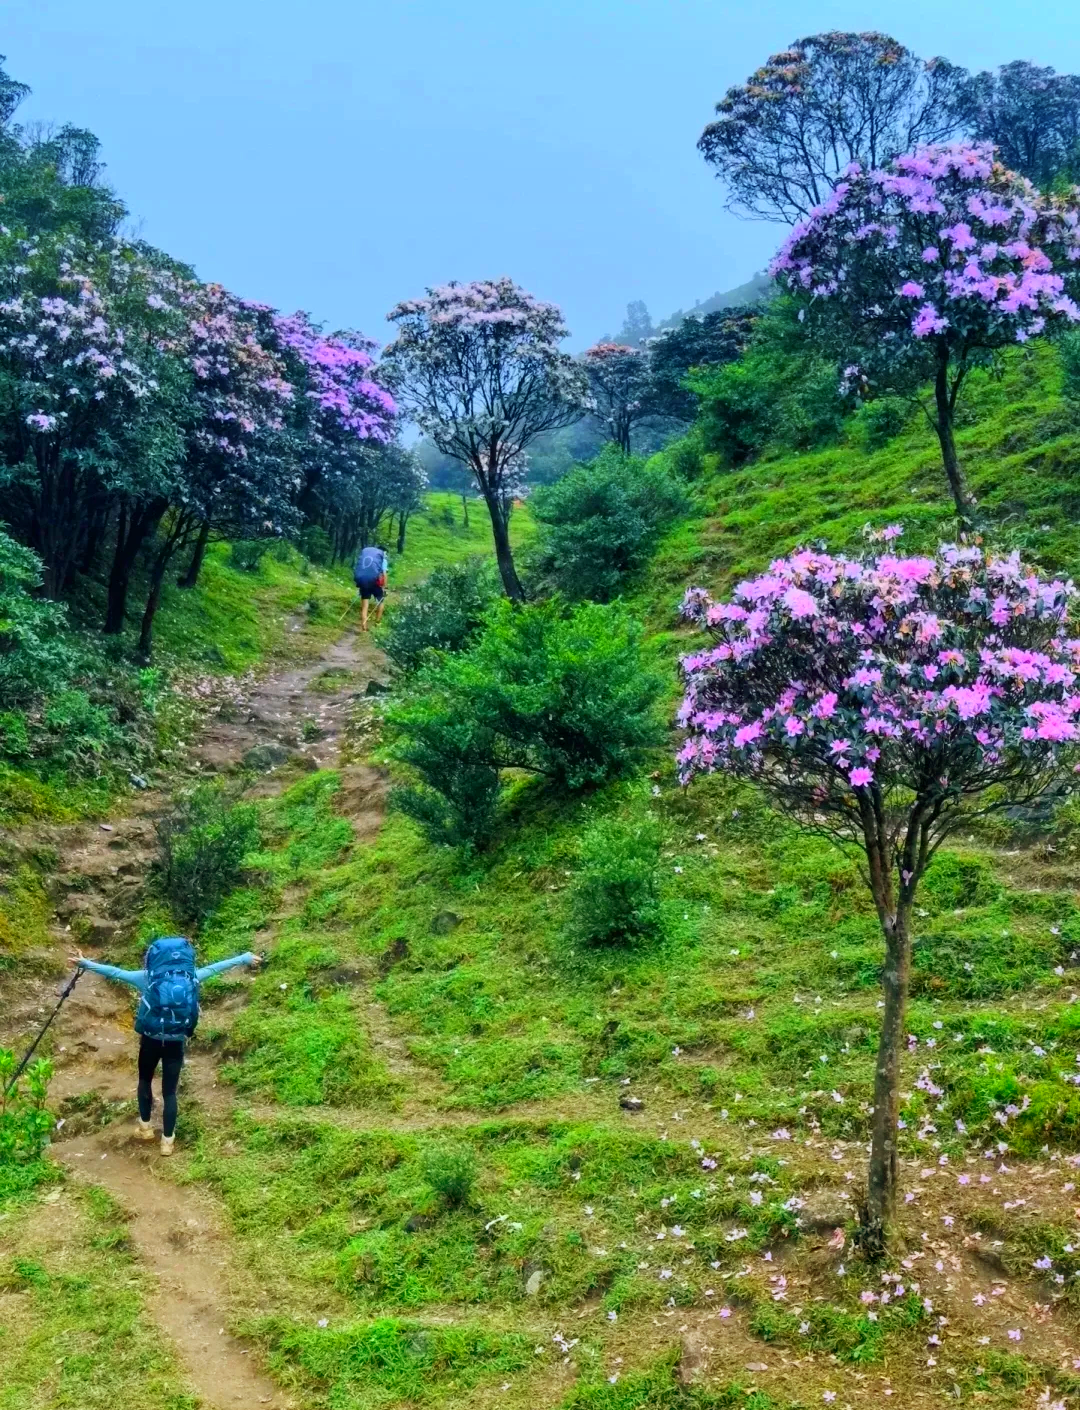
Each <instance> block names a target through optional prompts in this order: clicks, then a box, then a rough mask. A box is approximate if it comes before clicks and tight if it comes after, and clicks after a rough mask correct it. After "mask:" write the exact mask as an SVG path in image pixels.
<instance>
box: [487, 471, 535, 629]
mask: <svg viewBox="0 0 1080 1410" xmlns="http://www.w3.org/2000/svg"><path fill="white" fill-rule="evenodd" d="M484 500H485V503H486V504H487V507H488V513H489V514H490V515H491V532H492V536H493V537H494V539H495V559H496V562H497V563H498V565H499V576H500V577H501V578H502V582H503V587H504V589H505V590H506V595H507V597H508V598H509V599H510V601H511V602H524V601H525V589H524V588H523V587H522V586H521V579H520V578H519V577H518V575H517V569H516V568H515V567H514V554H513V550H512V549H511V547H510V529H509V525H508V524H507V521H506V515H505V514H504V513H503V508H502V505H501V504H500V502H499V496H498V494H497V493H496V492H495V491H494V490H487V491H485V493H484Z"/></svg>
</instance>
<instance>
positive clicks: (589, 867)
mask: <svg viewBox="0 0 1080 1410" xmlns="http://www.w3.org/2000/svg"><path fill="white" fill-rule="evenodd" d="M659 862H660V830H659V828H658V827H657V825H656V823H655V822H639V823H627V822H620V821H618V820H617V819H614V820H613V819H606V820H604V821H602V822H598V823H595V824H594V825H593V826H592V827H590V828H589V829H588V831H587V832H586V833H585V835H584V837H583V838H582V841H581V869H580V870H579V872H578V874H577V876H576V877H575V878H574V882H573V885H572V886H571V888H570V897H569V913H570V926H571V931H572V934H573V936H574V939H575V940H581V941H583V942H585V943H586V944H590V945H607V944H613V943H619V942H621V941H625V940H629V939H632V938H634V937H638V936H645V935H651V934H653V933H654V932H655V930H656V928H657V925H658V923H659V918H660V910H659V905H658V902H657V886H656V882H657V868H658V866H659Z"/></svg>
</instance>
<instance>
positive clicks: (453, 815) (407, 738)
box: [390, 699, 499, 848]
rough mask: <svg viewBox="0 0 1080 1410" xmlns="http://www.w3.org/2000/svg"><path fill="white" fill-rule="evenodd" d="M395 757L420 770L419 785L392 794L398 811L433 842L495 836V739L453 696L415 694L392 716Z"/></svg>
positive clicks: (471, 842)
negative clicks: (433, 698) (434, 699)
mask: <svg viewBox="0 0 1080 1410" xmlns="http://www.w3.org/2000/svg"><path fill="white" fill-rule="evenodd" d="M394 723H396V724H397V726H398V730H399V737H398V740H397V744H396V746H395V749H394V754H395V757H396V758H398V759H400V760H401V762H402V763H405V764H409V765H410V766H411V767H412V768H414V769H415V770H416V772H417V773H418V774H419V775H420V777H421V779H422V780H423V783H422V784H421V785H420V786H415V785H413V786H410V785H401V786H400V787H398V788H395V789H394V790H393V791H392V793H391V795H390V802H391V804H392V806H393V807H395V808H397V809H398V811H399V812H402V813H404V814H405V815H406V816H407V817H410V818H412V819H413V821H414V822H417V823H419V824H420V826H421V827H422V828H423V829H424V831H425V832H426V833H427V835H428V836H429V837H430V838H431V840H432V841H433V842H438V843H441V844H442V845H443V846H447V847H476V848H482V847H484V846H486V844H487V843H488V842H490V841H491V838H492V835H493V833H494V831H495V823H496V818H497V813H498V805H499V769H498V766H497V764H496V763H495V762H494V759H495V756H496V746H495V741H494V740H493V739H492V738H491V736H490V733H489V732H488V731H486V730H481V729H478V728H477V726H476V724H475V722H474V721H473V720H471V719H470V718H469V717H468V715H462V714H460V713H459V712H458V710H457V708H456V706H455V705H453V704H452V703H451V702H450V700H449V699H446V700H444V701H443V702H442V703H441V704H440V705H436V704H435V703H434V702H427V704H426V705H425V702H424V701H423V700H422V699H417V700H416V701H415V702H413V703H411V704H410V705H408V706H406V707H405V709H404V710H402V711H400V712H398V713H397V714H396V715H395V717H394Z"/></svg>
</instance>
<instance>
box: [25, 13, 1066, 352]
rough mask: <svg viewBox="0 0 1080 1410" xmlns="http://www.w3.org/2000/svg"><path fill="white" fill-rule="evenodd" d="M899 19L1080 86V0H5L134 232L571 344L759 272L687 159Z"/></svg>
mask: <svg viewBox="0 0 1080 1410" xmlns="http://www.w3.org/2000/svg"><path fill="white" fill-rule="evenodd" d="M823 29H884V30H887V31H888V32H890V33H892V34H894V35H895V36H896V37H897V38H898V39H900V40H901V41H902V42H903V43H905V44H907V45H908V46H909V47H911V48H912V49H914V50H915V52H917V53H919V54H921V55H923V56H930V55H932V54H939V53H940V54H944V55H946V56H947V57H948V58H950V59H952V60H953V61H954V62H956V63H963V64H966V65H968V66H969V67H978V68H981V67H988V66H993V65H996V64H999V63H1003V62H1007V61H1008V60H1010V59H1014V58H1024V59H1031V60H1034V61H1036V62H1039V63H1048V64H1053V65H1054V66H1055V67H1056V68H1058V69H1059V70H1062V71H1071V72H1078V71H1080V7H1078V6H1077V4H1076V0H1043V3H1041V4H1040V5H1039V6H1037V7H1036V6H1032V5H1018V4H1016V3H1015V0H952V3H950V4H948V5H942V4H941V3H940V0H904V3H903V4H900V3H895V0H894V3H880V0H874V2H873V3H864V4H850V3H826V2H825V0H801V3H795V0H782V3H769V0H764V3H758V4H747V3H746V0H741V2H740V3H737V4H735V3H729V2H728V0H721V2H719V3H718V2H717V0H713V3H707V0H384V3H382V4H379V5H375V4H371V3H368V0H305V3H303V4H296V3H295V2H294V3H283V0H185V3H183V4H177V3H171V4H169V3H160V0H159V3H156V4H148V3H146V0H92V2H91V3H87V0H5V3H4V10H3V23H2V24H0V52H6V54H7V56H8V63H7V68H8V71H9V73H11V74H12V75H13V76H14V77H16V78H19V79H21V80H23V81H24V82H27V83H29V84H31V85H32V87H33V88H34V96H33V98H32V99H31V100H30V102H29V103H27V104H26V106H25V108H24V109H23V116H24V118H28V119H35V118H42V119H53V120H57V121H69V122H73V123H76V124H78V125H80V126H85V127H89V128H91V129H92V130H93V131H95V132H96V133H97V134H98V136H99V137H100V138H101V139H102V141H103V143H104V147H105V155H106V158H107V161H108V165H109V172H110V175H111V178H112V180H113V182H114V184H115V185H116V186H117V187H118V189H119V190H120V192H121V194H122V195H123V196H124V198H125V199H126V201H127V202H128V204H129V206H130V208H131V211H132V214H133V217H134V221H135V224H136V228H137V229H138V231H139V232H140V233H141V234H142V235H143V236H145V238H147V239H149V240H151V241H153V242H154V243H155V244H158V245H161V246H163V247H164V248H166V249H168V250H169V251H170V252H171V253H173V254H175V255H177V256H178V257H181V258H183V259H186V260H188V261H190V262H191V263H193V264H194V265H195V267H196V269H197V270H198V272H199V274H200V275H201V276H202V277H203V278H206V279H217V280H221V281H222V282H223V283H225V284H227V285H229V286H230V287H231V288H233V289H235V290H236V291H237V292H238V293H241V294H243V295H245V296H248V297H251V298H259V299H264V300H266V301H268V302H270V303H274V304H276V305H278V306H280V307H282V308H285V309H290V310H291V309H293V308H297V307H302V308H305V309H307V310H309V311H310V312H311V313H313V314H314V315H315V316H316V317H317V318H321V319H325V320H326V321H327V322H328V323H329V324H331V325H332V326H334V327H341V326H355V327H359V328H361V329H363V330H364V331H365V332H367V333H369V334H370V335H372V336H374V337H376V338H379V339H383V338H385V336H386V332H387V325H386V324H385V322H384V318H385V314H386V311H387V310H388V309H389V308H390V306H391V305H392V304H393V303H395V302H396V301H397V300H398V299H400V298H405V297H409V296H411V295H413V294H416V293H419V292H420V291H421V290H422V288H423V287H424V285H426V284H431V283H441V282H443V281H444V280H446V279H451V278H460V279H471V278H482V277H489V276H493V275H498V274H504V273H505V274H509V275H511V276H512V277H513V278H515V279H517V280H518V281H519V282H520V283H522V284H524V285H525V286H526V287H527V288H529V289H531V290H532V291H533V292H535V293H536V294H538V295H540V296H542V297H544V298H549V299H552V300H554V301H555V302H557V303H559V304H561V305H562V307H563V309H564V310H565V312H566V315H567V319H568V322H569V324H570V327H571V330H572V333H573V345H574V346H575V347H582V346H584V345H585V344H586V343H587V342H589V341H591V340H593V339H594V338H596V337H597V336H599V335H600V334H602V333H604V332H611V331H614V330H615V329H616V328H617V327H618V326H619V324H620V322H621V319H622V313H623V309H624V306H625V304H626V302H627V300H628V299H633V298H642V299H645V300H646V302H647V303H648V305H649V308H650V310H651V311H652V312H653V314H654V316H666V315H667V314H669V313H671V312H672V311H673V310H674V309H676V308H679V307H686V306H689V305H690V304H692V303H693V302H694V300H695V299H697V298H705V297H708V295H710V294H711V293H713V292H714V291H715V290H717V289H724V288H730V287H731V286H732V285H734V284H737V283H740V282H742V281H743V280H744V279H746V278H748V277H749V276H750V275H751V274H752V273H753V272H754V271H755V270H756V269H759V268H760V267H761V266H762V265H763V264H764V263H765V261H766V260H767V259H768V257H769V255H770V254H771V253H772V249H773V247H774V246H775V244H776V243H777V242H778V239H779V234H780V232H779V231H778V230H777V229H776V228H775V227H770V226H767V225H762V224H760V223H756V222H746V221H741V220H738V219H737V218H736V217H734V216H732V215H730V214H728V213H727V212H726V211H725V210H724V208H723V193H722V190H721V188H720V186H719V184H718V183H717V182H716V181H715V180H714V179H713V177H712V176H711V174H710V173H709V171H708V170H707V168H706V167H705V165H704V163H703V162H702V161H701V158H700V157H699V155H698V153H697V151H696V149H695V143H696V141H697V137H698V135H699V133H700V131H701V128H702V127H703V126H704V124H705V123H706V122H707V121H708V120H709V117H710V115H711V113H712V109H713V105H714V103H715V102H716V100H717V99H718V98H719V97H720V96H721V95H722V94H723V92H724V90H725V89H726V88H727V87H728V86H729V85H730V84H732V83H735V82H738V81H740V80H741V79H743V78H744V77H745V76H746V75H747V73H749V72H750V71H751V69H753V68H754V67H756V65H757V64H759V63H760V62H761V61H762V60H763V59H764V58H765V57H766V56H767V55H768V54H770V53H772V52H774V51H775V50H777V49H779V48H782V47H783V46H784V45H786V44H787V43H789V42H790V41H791V40H793V39H795V38H797V37H799V36H800V35H804V34H809V33H814V32H816V31H818V30H823Z"/></svg>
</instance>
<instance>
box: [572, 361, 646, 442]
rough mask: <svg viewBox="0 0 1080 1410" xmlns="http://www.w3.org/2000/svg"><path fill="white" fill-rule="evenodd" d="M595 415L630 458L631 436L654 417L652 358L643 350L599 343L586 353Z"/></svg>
mask: <svg viewBox="0 0 1080 1410" xmlns="http://www.w3.org/2000/svg"><path fill="white" fill-rule="evenodd" d="M585 371H586V374H587V375H588V378H589V391H590V392H591V393H592V409H593V413H594V415H595V416H596V417H597V418H598V419H599V420H600V421H602V422H603V424H604V426H605V428H606V429H607V432H608V435H610V437H611V439H612V440H613V441H614V442H615V444H616V445H617V446H618V447H619V449H620V450H621V451H622V453H623V454H624V455H629V454H630V432H631V430H632V429H633V427H634V425H635V424H636V423H637V422H638V421H641V420H643V419H644V418H645V417H647V416H649V415H650V414H651V408H650V404H649V397H648V392H649V383H650V373H649V358H648V354H647V353H645V352H644V351H643V350H642V349H641V348H629V347H625V346H623V344H621V343H597V344H596V345H595V346H594V347H591V348H589V349H588V350H587V351H586V353H585Z"/></svg>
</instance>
